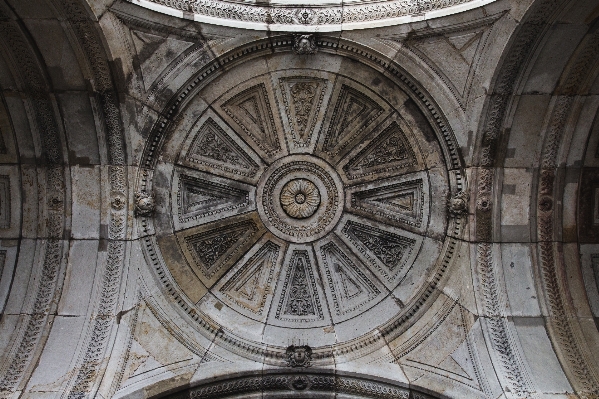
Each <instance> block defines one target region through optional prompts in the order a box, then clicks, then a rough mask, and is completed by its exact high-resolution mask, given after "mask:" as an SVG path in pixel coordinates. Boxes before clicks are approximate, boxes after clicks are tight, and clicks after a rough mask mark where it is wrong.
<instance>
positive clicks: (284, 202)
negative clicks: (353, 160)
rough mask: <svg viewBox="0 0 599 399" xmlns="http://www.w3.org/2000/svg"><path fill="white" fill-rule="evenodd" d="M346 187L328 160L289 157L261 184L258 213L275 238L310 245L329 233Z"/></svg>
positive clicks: (335, 220) (340, 208) (259, 184)
mask: <svg viewBox="0 0 599 399" xmlns="http://www.w3.org/2000/svg"><path fill="white" fill-rule="evenodd" d="M343 201H344V195H343V184H342V182H341V179H340V178H339V175H338V174H337V172H336V171H335V170H334V169H333V168H332V167H331V166H329V165H328V164H327V163H326V162H325V161H323V160H322V159H320V158H317V157H315V156H311V155H290V156H287V157H283V158H281V159H279V160H278V161H276V162H274V163H273V164H272V165H271V166H270V167H269V168H268V169H267V170H266V171H265V172H264V175H263V176H262V177H261V179H260V182H259V183H258V195H257V204H258V214H259V215H260V217H261V219H262V221H263V222H264V225H265V226H266V227H267V228H268V229H269V230H270V231H271V232H272V233H273V234H274V235H276V236H278V237H280V238H283V239H285V240H289V241H292V242H298V243H299V242H311V241H314V240H317V239H318V238H321V237H323V236H324V235H326V234H327V233H329V232H330V231H331V230H332V229H333V227H335V224H336V223H337V222H338V221H339V218H340V217H341V213H342V211H343Z"/></svg>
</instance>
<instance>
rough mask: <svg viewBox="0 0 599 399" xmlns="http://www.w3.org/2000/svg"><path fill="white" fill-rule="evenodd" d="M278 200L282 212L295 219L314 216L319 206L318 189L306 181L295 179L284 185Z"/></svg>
mask: <svg viewBox="0 0 599 399" xmlns="http://www.w3.org/2000/svg"><path fill="white" fill-rule="evenodd" d="M280 199H281V206H282V207H283V210H284V211H285V212H286V213H287V214H288V215H289V216H291V217H292V218H296V219H305V218H307V217H310V216H312V215H314V212H316V210H317V209H318V206H319V205H320V193H319V192H318V187H316V186H315V185H314V183H312V182H311V181H310V180H306V179H295V180H291V181H290V182H288V183H287V184H285V187H283V190H281V198H280Z"/></svg>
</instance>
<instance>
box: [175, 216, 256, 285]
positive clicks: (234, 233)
mask: <svg viewBox="0 0 599 399" xmlns="http://www.w3.org/2000/svg"><path fill="white" fill-rule="evenodd" d="M240 219H241V220H240ZM244 219H245V220H244ZM236 220H237V221H236ZM263 231H264V230H263V226H262V225H261V224H260V225H259V224H258V222H257V221H256V220H255V217H248V216H243V219H242V217H235V218H231V219H230V221H229V223H227V220H225V221H219V222H215V223H210V224H208V225H204V226H201V227H199V228H194V229H189V230H184V231H181V232H179V233H177V237H178V240H179V244H180V245H181V247H182V249H183V253H184V254H185V257H186V258H187V260H188V261H189V263H190V264H191V265H192V266H195V267H194V269H195V270H196V273H197V274H198V277H199V278H200V280H202V282H203V283H204V284H205V285H207V286H211V285H212V284H213V283H214V281H215V279H217V278H220V276H222V275H223V274H224V273H225V272H226V271H227V270H228V269H229V268H230V267H231V266H233V265H234V264H235V263H236V262H237V261H238V260H239V259H240V258H241V256H243V254H244V253H245V252H246V251H247V250H248V249H249V248H250V247H251V246H252V245H254V243H255V242H256V241H257V240H258V239H259V238H260V236H261V235H262V234H263Z"/></svg>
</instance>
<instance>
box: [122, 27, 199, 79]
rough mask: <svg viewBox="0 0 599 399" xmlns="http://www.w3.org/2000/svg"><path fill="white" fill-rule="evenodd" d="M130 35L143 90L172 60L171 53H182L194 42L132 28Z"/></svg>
mask: <svg viewBox="0 0 599 399" xmlns="http://www.w3.org/2000/svg"><path fill="white" fill-rule="evenodd" d="M131 37H132V38H133V44H134V46H135V50H136V51H137V59H138V62H139V66H140V70H141V75H142V80H143V84H144V87H145V90H148V89H149V88H150V87H151V86H152V84H153V83H154V82H155V81H156V79H157V78H158V77H160V76H161V75H162V74H163V72H164V71H165V70H166V69H167V67H168V66H169V65H170V63H171V62H172V61H173V55H178V54H182V53H184V52H185V50H187V49H188V48H189V47H191V46H193V45H194V44H195V43H194V42H193V41H191V40H183V38H176V37H173V36H169V35H167V34H164V35H156V34H152V33H148V32H143V31H140V30H132V31H131Z"/></svg>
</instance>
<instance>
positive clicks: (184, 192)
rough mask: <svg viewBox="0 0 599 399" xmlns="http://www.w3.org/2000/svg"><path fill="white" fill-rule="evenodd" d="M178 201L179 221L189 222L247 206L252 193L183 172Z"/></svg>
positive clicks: (180, 177)
mask: <svg viewBox="0 0 599 399" xmlns="http://www.w3.org/2000/svg"><path fill="white" fill-rule="evenodd" d="M177 203H178V206H179V221H180V222H187V221H189V220H191V219H199V218H202V217H205V216H208V215H214V214H217V213H223V212H229V211H233V210H235V209H238V208H242V207H246V206H248V205H249V204H250V193H249V191H247V190H242V189H240V188H236V187H231V186H228V185H225V184H220V183H217V182H215V181H213V180H207V179H202V178H198V177H193V176H188V175H184V174H181V175H180V176H179V192H178V193H177Z"/></svg>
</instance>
